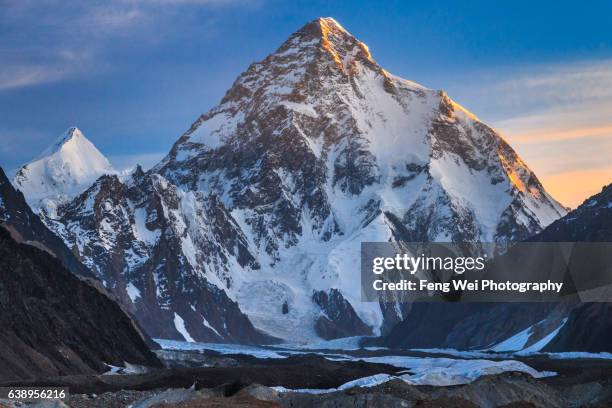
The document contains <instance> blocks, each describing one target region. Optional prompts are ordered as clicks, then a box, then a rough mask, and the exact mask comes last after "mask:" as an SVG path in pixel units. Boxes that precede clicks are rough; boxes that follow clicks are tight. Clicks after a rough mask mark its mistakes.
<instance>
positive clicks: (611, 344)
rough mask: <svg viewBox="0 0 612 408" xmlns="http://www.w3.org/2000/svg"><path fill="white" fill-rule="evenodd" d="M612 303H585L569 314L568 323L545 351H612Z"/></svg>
mask: <svg viewBox="0 0 612 408" xmlns="http://www.w3.org/2000/svg"><path fill="white" fill-rule="evenodd" d="M611 339H612V305H610V304H609V303H584V304H581V305H580V306H578V307H576V308H575V309H574V310H572V311H571V312H570V314H569V317H568V320H567V323H565V325H563V327H562V328H561V330H559V333H558V334H557V335H556V336H555V338H554V339H552V340H551V342H550V343H548V344H547V345H546V347H545V348H544V350H543V351H550V352H560V351H587V352H593V353H598V352H612V340H611Z"/></svg>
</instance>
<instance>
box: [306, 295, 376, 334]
mask: <svg viewBox="0 0 612 408" xmlns="http://www.w3.org/2000/svg"><path fill="white" fill-rule="evenodd" d="M312 300H313V302H315V304H317V305H319V307H320V308H321V313H322V314H321V316H319V318H318V319H317V321H316V323H315V330H316V331H317V334H318V335H319V337H322V338H324V339H326V340H329V339H337V338H340V337H350V336H369V335H371V334H372V329H371V328H370V327H368V326H367V325H366V324H365V323H364V322H363V321H362V320H361V319H360V318H359V316H358V315H357V313H355V309H353V306H351V304H350V303H349V302H348V301H347V300H346V299H345V298H344V297H343V296H342V293H340V291H339V290H337V289H331V290H330V291H328V292H323V291H319V292H316V293H315V294H314V295H312Z"/></svg>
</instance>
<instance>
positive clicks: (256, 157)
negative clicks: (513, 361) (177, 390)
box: [43, 18, 565, 343]
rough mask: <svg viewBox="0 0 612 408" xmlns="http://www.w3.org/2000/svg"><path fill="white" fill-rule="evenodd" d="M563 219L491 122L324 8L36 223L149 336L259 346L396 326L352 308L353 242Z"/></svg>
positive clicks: (391, 319) (385, 311)
mask: <svg viewBox="0 0 612 408" xmlns="http://www.w3.org/2000/svg"><path fill="white" fill-rule="evenodd" d="M564 213H565V209H564V208H562V207H561V206H560V205H559V204H558V203H557V202H556V201H555V200H554V199H552V198H551V197H550V196H549V195H548V194H547V193H546V191H545V190H544V188H543V187H542V185H541V184H540V182H539V181H538V179H537V177H536V176H535V175H534V174H533V172H531V171H530V170H529V168H528V167H527V166H526V165H525V164H524V163H523V162H522V161H521V159H520V158H519V157H518V156H517V154H516V153H515V152H514V150H512V148H511V147H510V146H509V145H508V144H507V143H506V142H505V141H504V140H503V139H502V138H501V137H500V136H499V135H498V134H497V133H496V132H495V131H494V130H493V129H491V128H490V127H488V126H486V125H485V124H483V123H482V122H481V121H479V120H478V119H477V118H476V117H475V116H474V115H472V114H471V113H470V112H468V111H467V110H465V109H464V108H463V107H461V106H460V105H458V104H457V103H455V102H454V101H452V100H451V99H450V98H449V97H448V96H447V95H446V94H445V93H444V92H438V91H434V90H431V89H427V88H425V87H422V86H420V85H418V84H415V83H413V82H410V81H406V80H404V79H401V78H398V77H395V76H393V75H391V74H389V73H388V72H387V71H385V70H384V69H383V68H382V67H380V66H379V65H378V64H377V63H376V61H375V60H374V59H373V58H372V56H371V54H370V52H369V50H368V48H367V46H366V45H365V44H363V43H362V42H360V41H359V40H357V39H356V38H355V37H353V36H352V35H351V34H350V33H348V32H347V31H346V30H345V29H344V28H343V27H341V26H340V25H339V24H338V23H337V22H336V21H335V20H333V19H331V18H320V19H317V20H315V21H313V22H311V23H309V24H307V25H306V26H304V27H303V28H302V29H300V30H299V31H297V32H296V33H294V34H292V35H291V36H290V37H289V39H288V40H287V41H286V42H285V43H284V44H283V45H282V46H281V47H280V48H279V49H278V50H277V51H276V52H274V53H273V54H271V55H269V56H268V57H267V58H265V59H264V60H263V61H261V62H258V63H255V64H252V65H251V66H250V67H249V68H248V69H247V70H246V71H245V72H244V73H243V74H241V75H240V76H239V77H238V79H237V80H236V81H235V82H234V84H233V85H232V87H231V88H230V89H229V90H228V92H227V93H226V95H225V97H224V98H223V100H222V101H221V103H220V104H219V105H218V106H217V107H215V108H213V109H212V110H210V111H209V112H207V113H205V114H203V115H202V116H201V117H200V118H198V120H197V121H196V122H195V123H194V124H193V125H192V127H191V128H190V130H189V131H188V132H186V133H185V134H184V135H183V136H181V137H180V138H179V140H178V141H177V142H176V144H175V145H174V146H173V148H172V150H171V151H170V153H169V154H168V156H167V157H166V158H165V159H164V160H163V161H162V162H161V163H159V165H157V166H156V167H155V168H154V169H152V170H151V171H149V172H147V173H144V172H142V171H141V170H137V171H136V172H135V173H134V174H133V175H132V176H131V177H130V178H128V179H125V178H119V177H116V176H109V177H103V178H101V179H99V180H98V181H97V182H96V183H95V184H94V185H93V186H92V187H90V188H89V189H88V190H87V191H85V192H84V193H82V194H81V195H80V196H79V197H77V198H76V199H74V200H73V201H72V202H70V203H67V204H64V205H61V206H59V207H58V208H57V212H56V213H53V214H50V213H47V214H43V218H44V219H45V222H46V223H47V225H49V226H50V227H51V228H52V229H53V230H54V231H55V232H56V233H57V234H58V235H60V236H61V237H62V238H63V239H64V241H65V242H66V243H67V244H68V245H69V246H70V247H71V249H73V250H74V251H75V252H76V253H78V255H79V257H80V259H81V260H82V261H83V262H84V263H85V264H86V265H87V266H88V267H90V268H92V269H94V270H96V272H97V273H98V275H99V276H100V278H101V279H102V280H103V281H104V282H105V284H106V285H107V287H109V288H110V289H111V290H112V291H113V292H114V293H116V294H117V296H118V297H119V298H120V299H121V301H122V302H123V304H125V305H126V306H127V307H128V308H129V309H130V310H132V311H134V313H135V314H136V315H137V316H139V320H140V321H141V322H142V324H143V325H144V326H145V327H146V328H147V330H148V331H149V332H150V333H152V334H154V335H155V336H160V337H167V338H174V339H185V340H190V339H193V340H199V341H238V342H251V343H252V342H265V341H271V339H270V337H268V336H266V335H265V334H263V333H262V331H263V332H265V333H268V334H271V335H274V336H276V337H281V338H285V339H292V340H309V339H313V338H317V337H323V338H334V337H340V336H347V335H358V334H359V335H361V334H380V333H383V334H386V333H388V331H389V330H390V328H391V327H393V325H394V324H395V323H397V322H398V321H401V320H403V319H404V318H405V317H406V313H407V312H408V310H407V308H406V307H399V305H398V307H396V305H395V304H394V303H395V299H389V304H386V305H378V304H374V303H364V302H361V301H360V288H359V282H358V279H355V273H356V271H357V270H358V263H357V260H358V259H359V257H358V252H359V244H360V242H363V241H389V240H391V241H398V240H410V241H493V242H511V241H517V240H522V239H525V238H527V237H528V236H530V235H532V234H534V233H536V232H539V231H540V230H541V229H542V228H544V227H545V226H546V225H548V224H549V223H550V222H552V221H554V220H555V219H557V218H558V217H560V216H561V215H563V214H564ZM211 300H214V302H212V301H211Z"/></svg>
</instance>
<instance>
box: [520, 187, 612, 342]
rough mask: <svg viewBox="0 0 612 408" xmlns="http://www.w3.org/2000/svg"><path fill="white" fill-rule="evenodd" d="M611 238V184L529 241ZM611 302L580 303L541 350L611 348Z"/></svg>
mask: <svg viewBox="0 0 612 408" xmlns="http://www.w3.org/2000/svg"><path fill="white" fill-rule="evenodd" d="M531 240H533V241H543V242H582V241H585V242H612V184H609V185H607V186H605V187H604V188H603V189H602V190H601V192H600V193H599V194H596V195H594V196H592V197H590V198H588V199H587V200H585V202H584V203H582V205H580V206H579V207H578V208H576V209H575V210H574V211H572V212H570V213H569V214H567V215H566V216H565V217H563V218H561V219H559V220H557V221H555V222H554V223H552V224H551V225H550V226H548V227H547V228H546V229H545V230H544V231H542V232H541V233H539V234H537V235H536V236H535V237H533V238H532V239H530V241H531ZM610 339H612V304H610V303H583V304H580V305H579V306H578V307H576V308H575V309H573V310H572V311H571V312H570V313H569V317H568V320H567V322H566V324H564V325H563V327H562V328H561V330H560V331H559V333H558V334H557V335H556V336H555V337H554V338H553V339H552V340H551V342H550V343H548V345H546V347H545V348H544V351H589V352H600V351H606V352H612V341H611V340H610Z"/></svg>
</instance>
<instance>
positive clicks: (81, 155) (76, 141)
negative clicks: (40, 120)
mask: <svg viewBox="0 0 612 408" xmlns="http://www.w3.org/2000/svg"><path fill="white" fill-rule="evenodd" d="M113 172H114V170H113V168H112V166H111V164H110V163H109V161H108V160H107V159H106V157H104V155H102V153H100V151H99V150H98V149H97V148H96V147H95V146H94V145H93V143H91V142H90V141H89V140H88V139H87V138H86V137H85V135H83V133H82V132H81V131H80V130H79V129H78V128H76V127H71V128H69V129H68V130H67V131H66V132H65V133H64V134H63V135H61V136H60V137H59V138H58V139H57V140H56V141H55V142H53V143H52V144H51V146H49V147H48V148H47V149H45V151H43V152H42V153H41V154H40V155H39V156H38V157H37V158H36V159H34V160H32V161H31V162H29V163H27V164H25V165H23V166H22V167H21V168H20V169H19V170H18V171H17V173H16V175H15V178H14V179H13V184H14V185H15V187H16V188H18V189H19V190H20V191H21V192H22V193H23V194H24V195H25V197H26V199H27V201H28V203H29V204H30V206H31V207H33V208H34V209H35V210H38V208H40V207H47V211H50V212H53V211H54V207H55V205H57V202H58V201H59V202H64V201H67V200H69V199H70V198H72V197H74V196H75V195H76V194H78V193H80V192H82V191H83V190H84V189H85V188H87V187H88V186H89V185H91V183H93V182H94V181H95V180H96V179H97V178H98V177H100V176H101V175H103V174H109V173H113Z"/></svg>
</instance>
